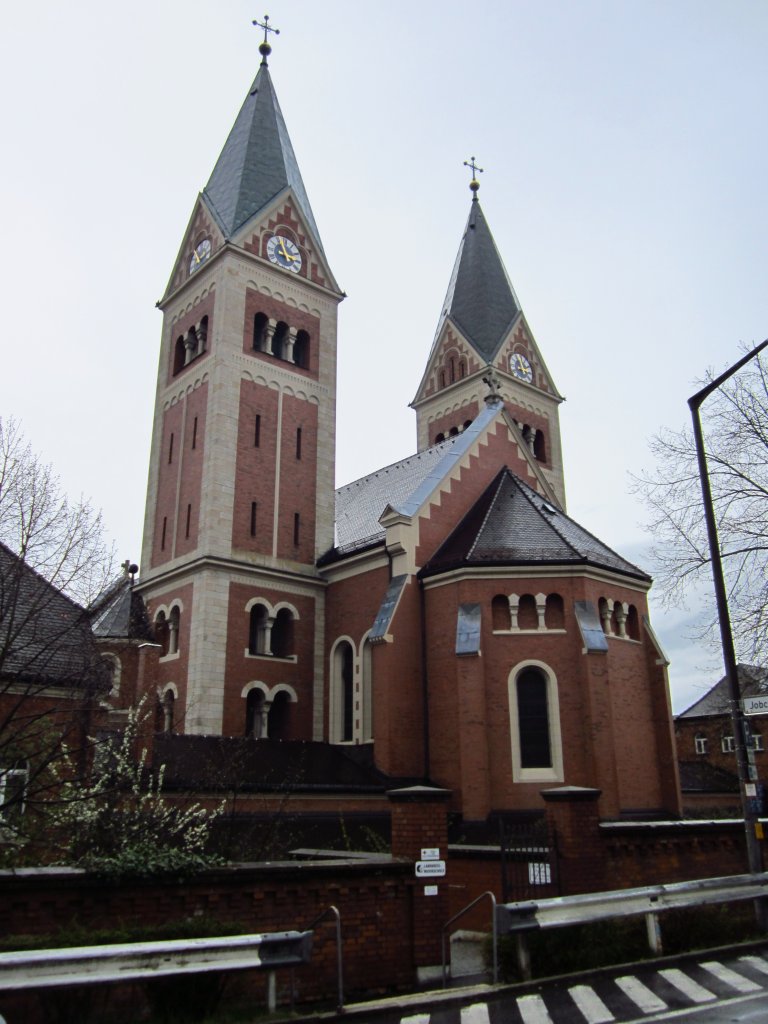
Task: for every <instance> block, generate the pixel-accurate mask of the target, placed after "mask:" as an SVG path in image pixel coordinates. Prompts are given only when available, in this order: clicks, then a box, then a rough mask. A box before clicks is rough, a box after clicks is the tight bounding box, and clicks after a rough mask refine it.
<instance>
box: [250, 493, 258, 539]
mask: <svg viewBox="0 0 768 1024" xmlns="http://www.w3.org/2000/svg"><path fill="white" fill-rule="evenodd" d="M257 508H258V503H257V502H255V501H252V502H251V536H252V537H255V536H256V509H257Z"/></svg>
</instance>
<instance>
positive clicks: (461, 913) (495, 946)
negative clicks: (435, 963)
mask: <svg viewBox="0 0 768 1024" xmlns="http://www.w3.org/2000/svg"><path fill="white" fill-rule="evenodd" d="M486 896H490V897H491V903H492V905H493V910H492V917H493V984H494V985H495V984H496V983H497V982H498V980H499V961H498V955H497V953H498V945H499V943H498V931H497V925H496V897H495V896H494V894H493V893H492V892H491V891H490V890H488V891H486V892H483V893H480V895H479V896H478V897H477V898H476V899H474V900H472V902H471V903H468V904H467V905H466V907H464V909H463V910H460V911H459V912H458V914H454V915H453V917H452V918H451V919H450V921H446V922H445V924H444V925H443V930H442V933H441V935H440V950H441V952H442V956H443V988H445V987H446V985H447V982H448V978H447V975H446V971H445V933H446V931H447V929H448V928H450V926H451V925H452V924H453V922H454V921H458V919H459V918H460V917H463V916H464V915H465V914H466V912H467V911H468V910H471V909H472V907H474V906H475V904H477V903H479V902H480V900H484V899H485V897H486Z"/></svg>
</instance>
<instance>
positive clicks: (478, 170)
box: [464, 156, 483, 202]
mask: <svg viewBox="0 0 768 1024" xmlns="http://www.w3.org/2000/svg"><path fill="white" fill-rule="evenodd" d="M464 166H465V167H469V169H470V170H471V171H472V181H470V183H469V188H470V191H471V192H472V202H474V201H475V199H477V190H478V189H479V188H480V182H479V181H478V180H477V176H478V174H482V173H483V168H482V167H478V166H477V164H476V163H475V158H474V157H473V156H471V157H470V158H469V160H465V161H464Z"/></svg>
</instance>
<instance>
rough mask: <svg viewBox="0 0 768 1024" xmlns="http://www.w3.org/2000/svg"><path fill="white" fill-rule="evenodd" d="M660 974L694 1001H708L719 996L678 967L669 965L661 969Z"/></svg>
mask: <svg viewBox="0 0 768 1024" xmlns="http://www.w3.org/2000/svg"><path fill="white" fill-rule="evenodd" d="M659 976H660V977H662V978H664V980H665V981H668V982H669V983H670V985H674V986H675V988H676V989H677V990H678V992H682V993H683V995H684V996H687V997H688V998H689V999H692V1000H693V1001H694V1003H708V1002H710V1001H711V1000H712V999H715V998H717V997H716V996H715V993H714V992H710V991H709V989H708V988H704V986H703V985H699V984H698V982H695V981H694V980H693V978H689V977H688V975H687V974H683V972H682V971H681V970H678V968H677V967H669V968H666V969H665V970H663V971H659Z"/></svg>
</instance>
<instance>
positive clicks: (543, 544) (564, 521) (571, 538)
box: [422, 467, 650, 582]
mask: <svg viewBox="0 0 768 1024" xmlns="http://www.w3.org/2000/svg"><path fill="white" fill-rule="evenodd" d="M481 565H592V566H598V567H600V568H603V569H610V570H612V571H614V572H620V573H623V574H624V575H627V576H633V577H635V578H636V579H640V580H643V581H647V582H650V577H649V576H648V575H646V573H644V572H643V571H642V570H641V569H638V568H637V566H635V565H633V564H632V563H631V562H628V561H626V559H624V558H622V557H621V556H620V555H617V554H616V552H615V551H612V550H611V548H609V547H608V546H607V545H606V544H603V543H602V541H599V540H598V539H597V538H596V537H594V536H593V535H592V534H591V533H589V532H588V531H587V530H585V529H584V528H583V527H581V526H579V524H578V523H577V522H575V521H574V520H573V519H571V518H570V517H569V516H567V515H566V514H565V513H564V512H562V511H560V510H559V509H556V508H555V507H554V506H553V505H551V504H550V503H549V501H547V499H546V498H544V497H542V495H540V494H538V493H537V492H536V491H534V490H533V488H531V487H529V486H528V485H527V484H525V483H523V481H522V480H520V479H519V478H518V477H516V476H515V475H514V473H512V472H511V470H509V469H508V468H507V467H504V468H503V469H502V470H501V471H500V472H499V473H498V474H497V476H496V477H495V479H494V480H493V481H492V482H491V484H490V485H489V486H488V487H487V488H486V490H485V491H484V493H483V494H482V495H481V496H480V498H479V499H478V500H477V501H476V502H475V505H474V506H473V507H472V509H470V511H469V512H468V513H467V514H466V516H465V517H464V518H463V520H462V521H461V522H460V523H459V525H458V526H457V527H456V529H455V530H454V531H453V533H452V534H451V535H450V536H449V537H448V539H447V540H446V541H445V542H444V543H443V545H442V546H441V547H440V548H439V549H438V550H437V551H436V552H435V554H434V556H433V557H432V558H431V559H430V560H429V561H428V562H427V564H426V565H425V566H424V568H423V569H422V575H423V576H430V575H434V574H435V573H439V572H446V571H448V570H450V569H453V568H459V567H463V566H481Z"/></svg>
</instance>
